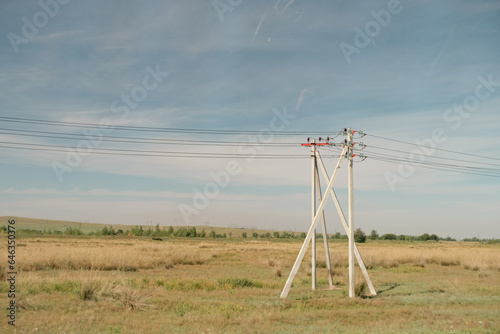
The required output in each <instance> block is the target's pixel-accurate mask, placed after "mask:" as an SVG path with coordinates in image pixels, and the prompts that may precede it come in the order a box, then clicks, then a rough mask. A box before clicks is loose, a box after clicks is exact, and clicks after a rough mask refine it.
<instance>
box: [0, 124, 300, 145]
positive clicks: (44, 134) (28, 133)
mask: <svg viewBox="0 0 500 334" xmlns="http://www.w3.org/2000/svg"><path fill="white" fill-rule="evenodd" d="M6 131H7V132H6ZM0 134H6V135H13V136H22V137H35V138H52V139H64V140H95V141H99V142H100V141H103V142H117V143H120V142H121V143H134V144H136V143H137V144H170V145H194V146H200V145H209V146H257V145H259V146H271V147H290V146H296V145H297V144H298V143H284V142H278V143H266V142H251V141H246V142H239V141H216V140H191V139H170V138H145V137H133V136H132V137H131V136H106V135H100V136H98V137H97V138H92V135H85V134H71V133H64V132H53V131H37V130H19V129H5V128H0Z"/></svg>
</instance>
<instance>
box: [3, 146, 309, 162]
mask: <svg viewBox="0 0 500 334" xmlns="http://www.w3.org/2000/svg"><path fill="white" fill-rule="evenodd" d="M12 145H16V146H12ZM19 146H20V147H19ZM0 147H2V148H12V149H24V150H42V151H52V152H65V153H68V152H71V151H70V150H69V147H67V146H63V145H47V144H29V143H15V142H0ZM89 151H91V152H88V153H93V154H94V153H95V154H109V155H135V156H158V157H186V158H187V157H205V158H252V159H253V158H260V159H303V158H307V156H304V155H303V154H300V155H293V154H255V155H251V154H238V153H217V152H178V151H156V150H128V149H117V148H113V149H107V148H90V149H89ZM82 153H83V154H85V153H87V152H82Z"/></svg>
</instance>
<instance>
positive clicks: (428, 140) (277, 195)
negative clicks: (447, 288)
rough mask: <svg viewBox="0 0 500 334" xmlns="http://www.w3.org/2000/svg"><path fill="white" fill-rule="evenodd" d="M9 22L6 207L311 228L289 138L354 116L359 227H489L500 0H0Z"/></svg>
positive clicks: (0, 82) (3, 116)
mask: <svg viewBox="0 0 500 334" xmlns="http://www.w3.org/2000/svg"><path fill="white" fill-rule="evenodd" d="M0 35H1V38H0V64H1V65H0V107H1V108H0V142H1V143H0V154H1V160H0V175H1V177H0V200H1V203H2V204H1V206H0V215H3V216H21V217H32V218H39V219H41V220H43V219H58V220H73V221H79V222H91V223H109V224H131V225H134V224H151V225H156V224H159V225H162V226H169V225H207V226H231V227H244V228H260V229H274V230H279V231H307V229H308V228H309V226H310V224H311V160H310V159H311V158H310V148H309V147H303V146H301V145H300V143H305V142H306V141H307V138H308V137H310V138H318V137H319V136H322V137H323V138H324V137H327V136H329V137H332V138H333V139H332V140H331V142H332V143H340V142H342V141H343V140H344V139H345V138H346V137H345V136H343V135H341V134H340V135H339V131H341V130H342V129H344V128H348V127H351V128H352V129H353V130H355V131H361V132H356V133H355V141H356V142H357V143H358V144H356V145H357V146H355V151H356V152H355V153H357V154H360V153H361V154H365V157H366V159H364V160H362V156H357V157H356V158H355V163H354V225H355V227H356V228H357V227H359V228H361V229H363V230H364V231H365V232H367V233H369V232H370V231H371V230H376V231H377V232H378V233H379V234H385V233H395V234H407V235H420V234H423V233H429V234H432V233H434V234H437V235H439V236H441V237H447V236H450V237H453V238H458V239H462V238H466V237H479V238H500V191H499V186H500V178H499V173H498V170H499V167H500V145H499V144H500V132H499V131H498V130H499V126H500V114H499V110H498V106H499V103H500V62H499V59H500V43H499V42H498V41H499V40H500V2H498V1H481V0H478V1H467V0H453V1H452V0H443V1H425V0H423V1H411V0H401V1H396V0H389V1H326V0H325V1H321V0H318V1H314V2H313V3H311V2H309V1H304V0H277V1H260V0H253V1H249V0H215V1H201V0H193V1H157V0H152V1H147V2H145V1H138V0H136V1H133V0H124V1H118V0H110V1H95V0H89V1H84V2H77V1H69V0H41V1H22V2H20V1H2V2H0ZM19 119H22V122H19ZM31 119H33V120H36V121H34V122H29V121H26V120H31ZM16 120H17V121H16ZM40 121H48V123H43V122H40ZM51 122H64V123H51ZM68 123H80V126H78V127H74V126H70V124H68ZM81 123H84V124H86V125H81ZM56 124H58V125H56ZM125 126H129V127H130V126H132V127H135V128H132V129H130V128H129V130H125V128H124V127H125ZM147 128H149V130H146V129H147ZM151 128H162V129H166V128H168V129H177V130H179V129H184V130H185V129H201V130H214V131H213V133H207V132H206V131H205V132H203V131H201V132H199V131H198V132H197V131H190V132H187V131H184V130H180V131H177V132H175V131H170V132H158V131H157V132H154V131H150V130H151ZM230 130H231V131H233V132H230ZM34 131H38V132H34ZM245 131H249V132H245ZM49 132H51V133H52V134H49ZM54 133H58V134H54ZM284 133H286V134H287V135H284ZM27 134H31V135H35V136H28V135H27ZM363 134H366V135H365V136H363ZM105 136H108V137H122V139H123V138H124V140H122V141H116V138H115V141H114V142H111V141H108V140H103V139H104V138H106V137H105ZM361 137H362V139H361ZM68 138H73V139H68ZM127 138H129V139H127ZM130 138H134V139H133V140H131V139H130ZM137 138H146V139H147V140H142V141H141V140H138V139H137ZM108 139H109V138H108ZM165 139H170V140H171V141H170V142H169V144H168V145H167V144H159V143H158V142H160V141H161V140H165ZM154 141H157V142H154ZM214 142H217V143H214ZM359 142H362V143H363V144H364V145H366V147H365V148H364V149H363V150H361V148H362V145H360V144H359ZM186 143H187V144H189V145H183V144H186ZM224 143H226V144H229V143H233V144H232V145H226V146H225V145H224ZM283 143H285V144H283ZM407 143H410V144H407ZM221 144H222V145H221ZM35 145H42V146H35ZM43 145H53V146H58V147H59V148H57V150H50V148H49V146H43ZM418 145H420V146H418ZM26 148H29V149H26ZM106 149H107V150H114V151H112V152H115V153H116V152H118V151H116V150H119V149H121V150H134V152H136V153H137V152H146V151H161V152H167V151H168V152H177V153H176V154H170V156H163V157H154V156H146V155H145V154H144V155H142V156H137V155H135V156H134V155H131V154H130V155H117V154H100V153H103V152H111V151H103V150H106ZM319 151H320V154H321V155H322V157H323V161H324V163H325V166H326V169H327V170H328V172H329V174H330V175H331V174H332V173H333V169H334V168H335V165H336V163H337V161H338V160H339V158H338V156H339V153H340V150H339V149H338V148H336V147H328V148H320V149H319ZM451 151H453V152H461V153H465V154H458V153H453V152H451ZM122 152H124V151H122ZM192 152H195V153H196V154H197V153H206V154H207V156H208V158H199V157H197V158H193V157H192V156H191V157H185V156H182V154H188V155H189V153H192ZM215 153H216V154H219V155H218V156H217V157H216V158H215V157H214V156H213V155H214V154H215ZM221 154H225V155H221ZM152 155H154V154H152ZM284 155H288V157H291V156H293V157H292V158H284V157H283V156H284ZM266 156H267V157H269V156H274V158H265V159H264V158H263V157H266ZM394 159H395V160H394ZM408 160H412V161H413V160H419V161H421V162H422V163H423V166H424V167H434V168H422V167H421V165H419V164H418V163H413V164H408V163H407V161H408ZM405 161H406V162H405ZM437 163H441V164H447V165H439V166H440V169H436V166H438V165H436V164H437ZM449 165H461V166H468V167H473V168H468V169H461V170H460V171H461V172H457V170H456V169H454V170H451V167H449ZM453 168H454V167H453ZM479 168H482V169H479ZM485 168H489V169H488V170H486V169H485ZM464 170H467V171H468V173H464V172H463V171H464ZM479 174H480V175H479ZM321 177H322V175H321ZM321 184H322V187H323V192H324V191H325V189H326V182H325V180H324V179H322V180H321ZM334 189H335V192H336V194H337V196H338V198H339V201H340V203H341V206H342V208H343V211H344V212H345V213H347V160H346V159H341V168H340V170H339V174H338V178H337V179H336V181H335V184H334ZM325 215H326V220H327V228H328V232H329V233H335V232H341V233H345V231H344V229H343V227H342V224H341V221H340V219H339V215H338V214H337V211H336V209H335V207H334V205H333V204H332V201H331V200H330V199H328V202H327V204H326V206H325Z"/></svg>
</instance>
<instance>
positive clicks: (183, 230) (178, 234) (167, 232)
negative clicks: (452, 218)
mask: <svg viewBox="0 0 500 334" xmlns="http://www.w3.org/2000/svg"><path fill="white" fill-rule="evenodd" d="M5 233H7V227H6V226H0V234H5ZM17 233H19V234H34V235H44V234H47V235H90V236H130V237H135V236H139V237H140V236H146V237H153V238H162V237H167V238H214V239H216V238H228V237H229V238H232V237H233V234H232V232H229V233H227V234H226V233H216V232H215V231H214V230H213V229H212V230H211V231H210V232H208V233H207V232H206V231H205V229H202V230H201V231H198V230H197V229H196V227H194V226H193V227H178V228H174V227H172V226H170V227H160V226H159V225H156V227H154V228H152V227H148V228H144V227H143V226H134V227H132V228H130V229H127V230H123V229H115V228H113V227H112V226H105V227H104V228H102V229H101V230H99V231H96V232H89V233H84V232H82V231H81V230H80V229H79V228H76V227H66V229H65V230H64V231H60V230H52V229H49V230H45V229H44V230H35V229H18V230H17ZM306 236H307V234H306V233H305V232H286V231H285V232H277V231H276V232H273V233H271V232H262V233H258V232H256V231H253V232H252V233H251V234H250V232H248V233H247V231H243V232H242V233H241V235H240V236H239V237H241V238H243V239H247V238H249V237H251V238H254V239H300V240H303V239H305V238H306ZM236 237H238V236H236ZM322 238H323V234H321V233H316V239H322ZM328 238H329V239H331V240H347V239H348V237H347V235H345V234H341V233H340V232H336V233H334V234H330V235H329V236H328ZM368 239H370V240H389V241H390V240H395V241H457V240H456V239H453V238H450V237H446V238H441V237H439V236H437V235H436V234H428V233H424V234H422V235H420V236H413V235H404V234H399V235H396V234H393V233H387V234H383V235H381V236H380V235H379V234H378V233H377V231H375V230H372V231H371V233H370V234H369V235H366V233H365V232H363V230H361V229H360V228H358V229H356V230H355V231H354V240H355V241H356V242H357V243H365V242H366V241H367V240H368ZM461 241H466V242H487V243H500V239H479V238H477V237H473V238H465V239H463V240H461Z"/></svg>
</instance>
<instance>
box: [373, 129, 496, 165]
mask: <svg viewBox="0 0 500 334" xmlns="http://www.w3.org/2000/svg"><path fill="white" fill-rule="evenodd" d="M366 135H367V136H372V137H375V138H380V139H384V140H389V141H393V142H397V143H402V144H406V145H413V146H418V147H424V148H426V149H428V148H429V147H427V146H424V145H419V144H415V143H410V142H406V141H402V140H397V139H391V138H386V137H382V136H376V135H374V134H370V133H366ZM433 149H434V150H438V151H443V152H449V153H454V154H462V155H467V156H473V157H478V158H482V159H490V160H499V161H500V158H493V157H488V156H484V155H478V154H472V153H465V152H458V151H452V150H446V149H444V148H437V147H434V148H433Z"/></svg>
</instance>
